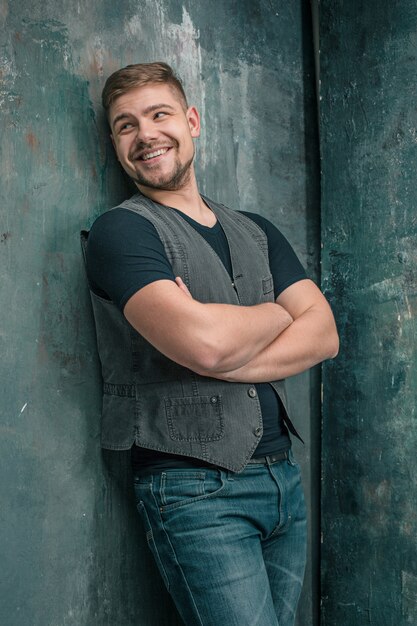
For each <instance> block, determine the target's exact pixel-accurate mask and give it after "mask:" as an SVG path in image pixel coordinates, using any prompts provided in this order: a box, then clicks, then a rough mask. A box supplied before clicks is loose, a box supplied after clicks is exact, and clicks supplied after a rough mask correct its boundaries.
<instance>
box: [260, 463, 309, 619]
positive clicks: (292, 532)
mask: <svg viewBox="0 0 417 626" xmlns="http://www.w3.org/2000/svg"><path fill="white" fill-rule="evenodd" d="M270 471H271V474H272V477H273V478H274V480H275V481H276V482H277V485H278V488H279V492H280V494H281V501H280V523H279V524H278V526H277V527H276V529H275V530H274V532H273V533H272V535H271V536H270V537H269V538H268V539H267V540H266V541H264V542H263V543H262V549H263V555H264V561H265V566H266V569H267V572H268V577H269V581H270V586H271V593H272V597H273V601H274V605H275V611H276V614H277V618H278V623H279V626H293V624H294V619H295V612H296V608H297V604H298V600H299V596H300V592H301V588H302V584H303V578H304V570H305V562H306V544H307V532H306V509H305V503H304V494H303V489H302V486H301V477H300V469H299V467H298V464H296V463H295V462H294V460H293V456H292V453H291V452H290V456H289V460H288V461H287V462H284V463H275V464H273V465H270Z"/></svg>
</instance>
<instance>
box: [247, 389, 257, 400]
mask: <svg viewBox="0 0 417 626" xmlns="http://www.w3.org/2000/svg"><path fill="white" fill-rule="evenodd" d="M257 395H258V394H257V393H256V389H255V387H249V389H248V396H249V397H250V398H256V396H257Z"/></svg>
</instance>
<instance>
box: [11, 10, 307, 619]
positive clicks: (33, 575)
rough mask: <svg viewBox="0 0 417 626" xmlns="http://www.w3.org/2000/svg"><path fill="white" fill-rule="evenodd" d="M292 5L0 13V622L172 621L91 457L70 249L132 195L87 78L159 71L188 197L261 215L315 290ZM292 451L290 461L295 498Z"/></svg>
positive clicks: (94, 420)
mask: <svg viewBox="0 0 417 626" xmlns="http://www.w3.org/2000/svg"><path fill="white" fill-rule="evenodd" d="M306 5H307V3H302V2H290V3H288V2H286V1H284V0H273V1H271V0H268V1H266V0H265V1H259V2H252V1H250V0H244V1H242V0H240V1H237V0H230V1H218V0H215V1H214V2H210V3H207V2H205V1H204V0H193V1H191V0H190V1H188V0H187V1H183V2H180V1H179V0H165V1H162V0H137V1H135V2H134V1H133V0H120V1H119V2H114V0H112V1H109V0H102V1H101V2H96V3H91V2H86V1H85V0H65V1H64V0H57V1H56V0H54V1H53V2H52V1H51V0H49V1H48V0H47V1H45V0H43V1H42V2H40V1H37V0H22V1H21V2H12V1H9V2H8V1H7V0H2V1H1V2H0V24H1V30H0V32H1V47H0V62H1V75H0V103H1V124H2V141H1V144H0V151H1V155H0V170H1V181H2V185H1V204H0V277H1V281H0V289H1V296H0V301H1V306H2V316H1V323H0V350H1V355H2V358H1V362H0V380H1V381H2V400H1V405H0V411H1V423H0V432H1V438H0V459H1V460H0V464H1V473H0V489H1V496H0V497H1V502H2V510H1V515H0V524H1V528H0V541H1V544H2V545H1V552H2V558H1V567H0V584H1V594H0V595H1V600H0V622H1V623H2V624H4V625H5V626H23V625H25V626H26V625H30V626H63V625H74V626H83V625H85V626H105V625H106V624H108V625H111V626H114V625H117V626H128V625H133V624H136V625H137V624H140V625H141V626H148V625H149V626H152V625H155V626H157V625H158V626H160V625H162V624H163V625H164V626H170V625H171V624H172V625H174V624H177V623H179V622H178V620H177V618H176V615H175V612H174V610H173V608H172V604H171V602H170V600H169V599H168V597H167V595H166V593H165V592H164V590H163V588H162V583H161V582H160V580H159V578H158V576H157V574H156V572H155V568H154V566H153V563H152V561H151V558H150V556H149V554H148V550H147V548H146V546H145V545H144V541H143V540H142V538H141V535H140V526H139V519H138V518H137V516H136V513H135V509H134V505H133V503H132V498H131V492H130V488H129V484H128V460H127V459H126V458H125V457H126V455H123V454H110V455H105V457H104V458H102V456H101V453H100V449H99V411H100V393H99V366H98V362H97V357H96V352H95V341H94V332H93V325H92V319H91V314H90V309H89V300H88V293H87V287H86V282H85V277H84V272H83V268H82V263H81V256H80V249H79V242H78V233H79V230H80V228H82V227H85V226H88V225H89V224H90V223H91V222H92V220H93V219H94V218H95V217H96V216H97V215H98V214H99V213H101V212H102V211H104V210H105V209H107V208H108V207H110V206H112V205H114V204H115V203H116V202H118V201H119V200H121V199H123V198H125V197H126V196H127V195H128V194H129V193H130V191H129V187H128V184H127V182H126V180H125V179H124V178H123V176H122V175H121V173H120V171H119V168H118V165H117V163H116V161H115V158H114V156H113V153H112V149H111V146H110V142H109V140H108V139H107V130H106V127H105V123H104V120H103V116H102V114H101V112H100V106H99V97H100V92H101V88H102V85H103V81H104V78H105V77H106V76H107V75H108V74H109V73H111V72H112V71H113V70H115V69H117V68H118V67H120V66H122V65H125V64H127V63H129V62H138V61H150V60H155V59H164V60H167V61H168V62H170V63H172V64H173V65H174V66H175V67H176V68H177V69H178V71H179V73H180V74H181V75H182V76H183V78H184V80H185V84H186V88H187V91H188V92H189V93H190V100H192V101H195V102H196V103H197V105H198V106H199V108H200V110H201V113H202V117H203V120H204V124H205V127H204V131H203V136H202V138H201V140H200V141H199V144H198V163H199V165H198V173H199V179H200V182H201V190H202V191H203V192H205V193H207V194H208V195H211V196H212V197H213V198H219V199H221V200H222V201H224V202H225V203H228V204H230V205H232V206H234V207H241V208H242V209H246V210H252V211H258V212H260V213H263V214H264V215H266V216H268V217H270V218H271V219H273V220H274V221H275V222H276V223H277V224H278V225H280V226H281V227H282V230H283V231H284V232H285V233H286V234H287V235H288V236H289V238H290V239H291V240H292V241H293V242H294V244H295V247H296V249H297V251H298V252H299V253H300V255H301V257H302V259H303V260H304V261H305V262H306V263H307V265H308V267H309V271H310V273H311V274H312V275H315V273H316V271H317V257H318V246H317V233H318V230H317V229H318V196H317V191H318V187H317V184H318V183H317V171H316V170H317V159H316V148H317V144H316V135H315V128H316V125H315V113H314V99H313V84H314V79H313V69H312V68H313V63H312V55H311V49H310V41H311V35H310V16H309V10H308V6H307V7H306ZM313 376H314V375H313ZM293 386H294V389H295V392H296V394H295V395H296V399H295V405H296V411H297V413H298V415H299V418H300V419H301V420H302V421H303V422H304V427H302V429H303V431H304V433H305V435H306V439H307V441H308V443H310V442H312V444H313V445H316V446H317V424H313V427H312V429H311V432H312V433H313V436H311V433H310V425H309V423H310V422H309V420H310V417H311V416H312V417H313V418H314V417H315V418H316V419H317V394H316V393H315V392H313V391H312V387H311V386H310V376H309V375H306V376H304V377H301V378H300V379H298V380H295V381H293ZM314 433H315V435H314ZM310 450H311V448H310V447H309V445H308V446H307V448H306V449H305V450H304V451H302V452H301V454H302V455H304V457H303V465H304V471H305V475H306V481H307V485H310V483H311V476H314V468H313V472H312V473H311V472H310V462H311V456H310ZM315 458H316V463H317V456H316V457H315ZM315 471H316V473H317V469H316V470H315ZM313 528H314V532H317V524H316V525H315V526H314V525H313ZM316 545H317V542H313V544H312V548H311V554H313V553H314V550H316V548H315V546H316ZM315 580H316V576H314V575H313V573H312V571H311V568H310V570H309V575H308V580H307V585H306V590H305V594H304V597H303V602H302V606H301V612H300V620H301V622H300V623H302V624H303V625H304V626H307V625H308V624H312V623H313V617H312V616H313V613H314V611H315V610H316V609H315V608H314V597H315V595H312V592H311V590H312V588H313V586H314V581H315ZM316 612H317V611H316Z"/></svg>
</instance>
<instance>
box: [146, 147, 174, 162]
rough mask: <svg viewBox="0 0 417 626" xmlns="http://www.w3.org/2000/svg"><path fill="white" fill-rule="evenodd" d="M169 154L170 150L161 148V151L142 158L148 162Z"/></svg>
mask: <svg viewBox="0 0 417 626" xmlns="http://www.w3.org/2000/svg"><path fill="white" fill-rule="evenodd" d="M165 152H168V148H161V149H160V150H155V152H149V153H148V154H145V155H144V156H143V157H142V160H143V161H148V159H154V158H155V157H157V156H161V154H165Z"/></svg>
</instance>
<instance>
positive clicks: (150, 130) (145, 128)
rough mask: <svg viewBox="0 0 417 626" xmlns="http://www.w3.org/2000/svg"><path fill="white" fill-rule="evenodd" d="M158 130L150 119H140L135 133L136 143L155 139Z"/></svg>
mask: <svg viewBox="0 0 417 626" xmlns="http://www.w3.org/2000/svg"><path fill="white" fill-rule="evenodd" d="M157 136H158V132H157V129H156V126H155V124H154V123H153V122H152V121H151V120H145V121H142V122H141V123H140V124H138V130H137V134H136V142H137V143H149V142H150V141H152V140H154V139H156V137H157Z"/></svg>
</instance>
